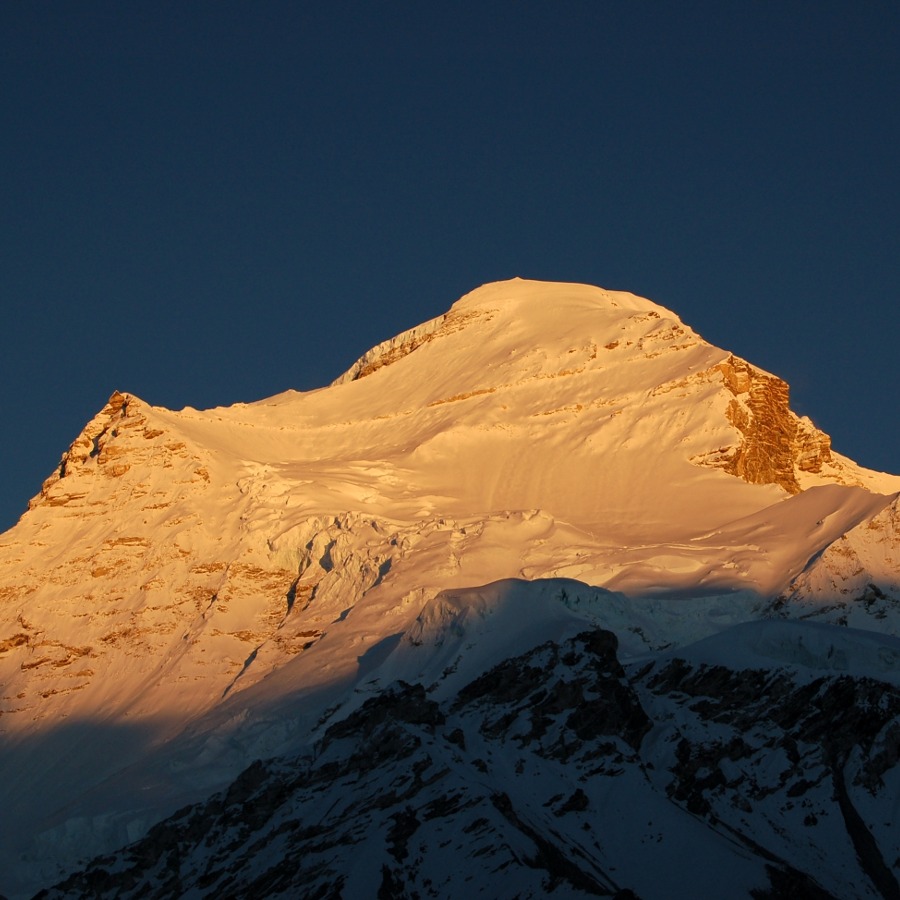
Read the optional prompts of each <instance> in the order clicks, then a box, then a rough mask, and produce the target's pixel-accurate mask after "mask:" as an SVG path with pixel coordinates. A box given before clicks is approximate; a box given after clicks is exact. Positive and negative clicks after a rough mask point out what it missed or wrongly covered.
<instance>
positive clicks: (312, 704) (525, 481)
mask: <svg viewBox="0 0 900 900" xmlns="http://www.w3.org/2000/svg"><path fill="white" fill-rule="evenodd" d="M898 491H900V478H897V477H895V476H890V475H884V474H880V473H874V472H870V471H868V470H865V469H864V468H861V467H859V466H857V465H856V464H854V463H853V462H851V461H849V460H847V459H845V458H843V457H841V456H840V455H839V454H837V453H835V452H834V451H833V450H832V449H831V448H830V442H829V441H828V438H827V436H825V435H823V434H821V433H820V432H818V431H816V429H815V428H814V426H813V425H812V423H810V422H809V421H808V420H801V419H798V418H797V417H796V416H795V415H794V414H793V413H792V412H790V409H789V403H788V391H787V386H786V385H784V383H783V382H781V381H780V380H779V379H777V378H776V377H775V376H773V375H770V374H769V373H765V372H762V371H760V370H758V369H755V368H754V367H753V366H752V365H750V364H748V363H746V362H744V361H742V360H739V359H737V358H735V357H734V356H732V355H731V354H730V353H728V352H726V351H723V350H720V349H718V348H716V347H713V346H711V345H709V344H708V343H706V342H705V341H703V340H702V338H700V337H699V336H698V335H696V334H695V333H694V332H693V331H692V330H691V329H690V328H689V327H688V326H686V325H685V324H684V323H682V322H680V321H679V319H678V318H677V316H675V315H674V314H673V313H671V312H670V311H668V310H666V309H664V308H662V307H659V306H657V305H656V304H654V303H652V302H651V301H649V300H644V299H641V298H638V297H635V296H633V295H630V294H625V293H619V292H609V291H603V290H601V289H599V288H592V287H588V286H583V285H566V284H544V283H537V282H527V281H521V280H514V281H511V282H503V283H498V284H491V285H486V286H485V287H483V288H479V289H478V290H476V291H474V292H472V293H471V294H469V295H467V296H466V297H464V298H462V299H461V300H459V301H458V302H457V303H456V304H454V305H453V306H452V307H451V309H450V310H449V311H448V313H447V314H446V315H445V316H442V317H439V318H438V319H435V320H432V321H431V322H428V323H425V324H424V325H422V326H419V327H418V328H415V329H412V330H410V331H409V332H406V333H404V334H402V335H399V336H397V337H395V338H393V339H391V340H389V341H386V342H385V343H384V344H382V345H379V347H376V348H374V349H373V350H372V351H370V352H369V353H368V354H366V355H365V356H364V357H363V358H362V359H361V360H360V361H359V362H358V363H356V364H355V365H354V366H353V367H351V369H350V370H349V371H348V373H347V374H346V375H345V376H343V377H342V378H340V379H338V380H337V381H336V382H335V383H334V384H333V385H331V386H329V387H327V388H323V389H321V390H318V391H313V392H309V393H304V394H299V393H296V392H287V393H284V394H280V395H278V396H275V397H273V398H271V399H269V400H265V401H261V402H259V403H255V404H238V405H236V406H233V407H227V408H220V409H214V410H206V411H197V410H193V409H190V408H188V409H185V410H182V411H180V412H175V411H169V410H165V409H160V408H156V407H152V406H149V405H148V404H146V403H144V402H143V401H141V400H140V399H138V398H136V397H133V396H131V395H125V394H118V393H117V394H114V395H113V397H112V398H111V399H110V402H109V404H108V405H107V406H106V407H105V408H104V409H103V410H101V411H100V413H98V415H97V416H96V417H95V419H94V420H92V422H91V423H89V424H88V426H87V427H86V428H85V431H84V432H83V434H82V435H81V436H80V437H79V439H78V440H77V441H76V442H75V443H74V444H73V446H72V447H71V448H70V449H69V450H68V451H67V453H66V454H65V455H64V457H63V460H62V462H61V465H60V468H59V470H58V471H57V472H56V473H54V474H53V475H51V477H50V478H49V479H48V480H47V482H46V483H45V485H44V487H43V489H42V491H41V493H40V495H38V496H37V497H36V498H35V500H34V501H33V503H32V508H31V509H30V510H29V511H28V512H27V513H26V514H25V515H24V516H23V517H22V519H21V520H20V522H19V523H18V524H17V526H16V527H15V528H13V529H11V530H10V531H9V532H7V533H6V534H5V535H3V536H2V537H0V683H2V686H3V691H2V698H0V704H2V705H0V712H2V715H0V735H2V746H0V764H2V765H3V768H4V771H5V772H7V773H11V774H10V775H9V776H8V777H7V778H6V779H4V782H3V784H2V787H0V808H2V809H3V810H4V811H5V812H4V815H5V816H8V818H7V821H6V823H5V824H4V826H3V827H4V834H8V835H9V838H8V839H5V840H4V841H3V842H2V850H0V854H2V859H0V870H3V871H5V872H7V873H10V874H9V875H8V876H7V877H8V883H4V882H0V890H2V891H5V892H16V891H21V890H26V889H28V888H31V887H36V886H38V885H41V884H47V883H50V882H51V881H53V880H55V878H57V877H58V876H59V875H61V874H62V872H63V871H65V869H66V868H67V867H69V866H71V865H72V864H73V862H74V861H75V860H76V859H83V858H86V857H89V856H90V855H92V854H94V853H99V852H104V851H106V850H108V849H110V848H112V847H114V846H117V845H119V844H122V843H124V842H126V841H128V840H132V839H135V838H137V837H138V836H140V834H141V833H142V832H143V831H144V830H145V829H146V828H147V827H148V826H149V825H150V824H151V823H152V822H153V821H156V820H158V819H159V817H160V816H162V815H164V814H167V813H169V812H171V811H173V810H174V809H176V808H177V807H178V806H180V805H182V804H183V803H185V802H189V801H190V802H193V801H196V800H200V799H202V798H203V797H205V796H207V795H208V794H209V793H210V792H211V791H212V790H214V789H217V788H220V787H222V786H224V785H226V784H228V783H229V781H230V780H231V779H232V778H233V777H234V776H235V775H236V774H237V773H238V772H240V771H241V770H242V769H243V768H244V767H245V766H246V765H247V763H248V762H250V761H251V760H253V759H255V758H267V757H274V756H276V755H280V754H284V753H288V752H296V751H297V750H298V748H303V747H305V746H307V745H308V743H309V741H311V740H312V737H311V735H312V733H313V730H314V729H315V727H316V726H317V723H318V722H319V721H320V720H321V718H322V717H323V715H325V713H326V712H327V711H329V710H333V709H336V708H338V707H341V708H344V709H345V710H350V709H353V708H356V707H357V706H358V705H359V704H361V703H362V702H364V700H365V698H366V697H368V696H370V695H371V694H373V693H375V694H377V693H378V692H379V691H380V690H382V689H383V688H384V687H385V685H387V684H389V683H390V682H391V681H393V680H396V679H398V678H399V679H403V680H404V681H405V682H409V683H423V684H424V683H428V684H432V683H441V684H442V685H443V687H442V688H441V690H442V691H444V692H445V694H446V696H447V697H450V696H451V695H452V694H453V693H454V692H455V691H458V690H460V689H462V687H463V682H465V683H469V682H470V681H471V680H472V679H475V678H477V677H478V676H479V674H480V673H481V672H482V671H484V670H486V669H488V668H490V667H491V666H493V665H495V664H496V663H497V661H498V660H499V659H502V658H505V657H506V656H510V655H516V654H522V653H525V652H527V651H528V650H529V649H530V648H531V647H533V646H535V644H537V643H541V642H542V641H545V640H547V639H548V637H550V636H558V637H559V638H560V639H563V637H564V635H566V634H571V633H572V629H573V628H574V629H575V630H576V631H577V630H579V629H583V628H584V627H594V626H597V625H600V626H603V627H605V628H609V629H612V630H613V631H615V632H616V633H617V635H618V636H619V641H620V651H619V652H620V655H621V656H622V658H623V659H626V660H627V659H629V658H634V659H638V658H641V657H642V656H643V655H645V654H647V653H653V652H656V651H661V650H665V649H666V648H669V650H670V652H671V648H672V647H677V646H685V645H688V644H692V643H693V642H695V641H697V640H698V639H700V638H704V637H707V636H708V635H714V634H718V633H722V632H723V631H724V630H725V629H727V628H729V627H730V626H732V625H737V624H739V623H742V622H747V621H751V620H754V619H758V618H760V617H761V616H785V615H787V616H797V617H801V616H805V615H807V614H808V613H809V612H810V611H813V612H816V613H817V614H818V613H820V612H821V611H822V610H827V609H832V608H837V605H838V604H837V600H838V599H839V598H838V596H837V595H834V596H832V594H833V593H834V591H838V592H839V593H840V592H841V591H842V590H844V589H845V588H846V592H845V593H843V594H840V597H843V598H844V599H845V600H846V598H847V597H851V595H852V596H856V592H858V591H862V592H863V593H864V592H865V590H867V589H868V588H867V587H866V586H867V585H873V586H875V588H877V591H879V592H880V593H881V596H878V595H875V596H874V600H873V601H872V602H869V603H867V602H862V603H860V604H857V605H855V606H854V607H853V616H852V618H851V620H850V622H851V624H853V625H854V626H856V627H858V628H867V629H870V630H875V631H882V632H884V633H886V634H890V635H896V634H897V624H898V623H897V619H896V616H895V615H894V613H893V606H894V605H895V601H896V600H898V599H900V589H898V583H900V578H898V574H897V571H898V570H897V567H898V550H897V541H896V516H897V505H896V497H897V492H898ZM848 548H849V549H848ZM848 554H852V556H853V561H852V565H851V563H850V562H847V560H848V559H850V556H849V555H848ZM539 579H549V581H546V582H543V584H544V587H541V588H540V590H538V592H537V593H535V592H534V591H529V590H524V589H522V588H521V585H522V584H523V583H529V582H535V581H537V580H539ZM854 579H855V580H854ZM838 580H839V581H840V585H839V586H838V584H837V582H838ZM810 604H812V605H813V606H812V607H811V606H810ZM840 616H841V614H840V613H838V614H835V615H832V616H831V618H830V619H829V621H837V620H838V619H840ZM840 620H841V621H845V622H846V621H848V620H847V618H846V617H844V618H843V619H840ZM487 621H490V622H491V623H495V622H499V621H502V622H504V623H505V625H504V627H503V628H502V629H499V630H498V629H496V628H494V627H491V628H486V629H482V630H479V627H478V622H487ZM445 632H446V633H445ZM726 633H727V632H726ZM441 635H443V636H441ZM461 635H465V637H461ZM448 668H449V669H453V671H454V672H455V673H457V674H456V675H454V676H453V677H450V676H444V674H443V673H444V670H445V669H448ZM439 675H440V677H438V676H439ZM440 696H441V698H442V699H443V695H440ZM98 748H102V750H101V752H98ZM13 822H15V827H14V828H13V826H12V823H13Z"/></svg>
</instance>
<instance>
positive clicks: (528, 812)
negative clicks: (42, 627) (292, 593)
mask: <svg viewBox="0 0 900 900" xmlns="http://www.w3.org/2000/svg"><path fill="white" fill-rule="evenodd" d="M430 693H431V689H430V688H429V689H426V688H425V687H424V686H423V685H421V684H408V683H405V682H403V681H400V682H396V683H394V684H393V685H391V686H388V687H386V688H385V689H384V690H383V691H381V693H379V694H377V695H375V696H373V697H371V698H369V699H368V700H366V701H365V702H364V703H363V704H362V705H361V706H359V707H358V708H356V709H355V710H354V711H353V712H351V713H350V714H349V715H347V716H346V717H345V718H343V719H340V720H339V721H337V722H335V723H334V724H332V725H330V726H328V725H327V722H326V723H323V725H322V730H321V731H320V737H319V739H318V741H317V742H316V744H315V746H314V747H313V748H311V752H310V753H309V754H307V755H301V756H295V757H290V758H280V759H273V760H269V761H266V762H262V761H257V762H255V763H253V764H252V765H251V766H250V767H249V768H248V769H246V770H245V771H244V772H243V774H241V775H240V777H238V778H237V779H236V780H235V781H234V782H233V783H232V784H231V786H230V787H229V788H228V789H227V790H225V791H223V792H221V793H219V794H217V795H216V796H214V797H213V798H212V799H210V800H209V801H208V802H206V803H203V804H198V805H195V806H191V807H186V808H184V809H182V810H181V811H179V812H178V813H176V814H175V815H174V816H172V817H171V818H170V819H168V820H167V821H165V822H162V823H160V824H159V825H157V826H155V827H154V828H152V829H151V830H150V832H149V833H148V834H147V835H146V837H144V838H143V839H141V840H140V841H138V842H137V843H135V844H133V845H131V846H130V847H128V848H126V849H125V850H122V851H120V852H119V853H116V854H112V855H108V856H106V857H103V858H100V859H97V860H95V861H94V862H93V863H91V865H90V866H89V867H88V868H87V869H85V870H84V871H83V872H81V873H79V874H76V875H73V876H71V877H70V878H68V879H67V880H65V881H64V882H62V883H61V884H59V885H57V886H56V887H55V888H53V889H51V890H49V891H44V892H42V893H41V894H40V895H39V896H40V897H43V898H56V897H59V898H61V897H94V898H100V897H121V898H124V897H159V898H163V897H172V896H180V895H190V896H196V897H217V898H220V897H235V898H237V897H249V896H275V895H277V896H305V897H340V896H374V895H375V894H376V892H377V895H378V896H379V897H415V896H420V897H447V896H462V895H465V894H466V893H468V892H469V891H471V890H472V889H473V887H474V886H477V889H478V890H479V891H481V892H483V893H485V894H489V895H492V896H498V897H501V896H502V897H512V896H516V897H545V896H548V895H554V896H565V897H586V896H607V897H614V898H621V900H625V898H635V897H645V898H662V897H666V898H682V897H684V898H687V897H692V898H693V897H696V896H721V895H722V894H721V890H722V886H723V885H724V884H726V883H727V884H728V896H730V897H748V898H749V897H753V898H756V900H761V898H791V900H794V898H797V897H807V898H818V900H824V898H834V897H851V896H852V897H874V896H883V897H896V896H900V888H898V882H897V875H896V872H897V869H898V866H900V858H898V850H900V845H898V839H897V835H896V832H895V830H894V829H893V827H892V824H891V822H892V809H893V803H894V796H895V791H894V786H895V785H896V779H897V776H898V759H900V750H898V748H900V691H898V689H897V688H896V686H893V685H889V684H887V683H883V682H880V681H876V680H873V679H869V678H853V677H848V676H846V675H842V674H831V675H823V676H821V677H815V678H812V679H811V678H810V677H809V675H808V673H807V674H804V673H803V672H802V671H800V672H798V671H797V670H790V669H783V670H776V671H763V670H756V669H747V670H743V671H735V670H732V669H729V668H726V667H724V666H721V665H707V664H703V663H700V664H697V663H691V662H688V661H687V660H685V659H680V658H673V659H670V660H669V661H660V662H658V663H656V664H653V663H650V664H645V665H644V666H643V667H642V668H637V666H632V667H631V669H630V671H629V669H627V668H624V667H623V666H622V665H621V664H620V662H619V660H618V659H617V655H616V639H615V637H614V636H613V635H612V634H611V633H609V632H607V631H603V630H600V629H596V630H593V631H587V632H582V633H580V634H578V635H577V636H575V637H572V638H569V639H566V640H562V641H560V642H558V643H557V642H553V641H548V642H546V643H544V644H542V645H540V646H538V647H535V648H534V649H533V650H531V651H529V652H527V653H524V654H522V655H519V656H516V657H512V658H510V659H508V660H506V661H504V662H503V663H501V664H500V665H498V666H496V667H494V668H493V669H491V670H489V671H488V672H486V673H485V674H484V675H482V676H480V677H478V678H477V679H475V680H474V681H472V682H470V683H469V684H468V685H466V686H464V687H462V689H461V690H459V691H458V693H456V695H455V696H451V697H449V698H447V699H446V700H444V701H443V702H437V701H436V700H434V699H432V698H431V697H430V696H429V694H430ZM337 715H340V714H339V713H338V714H337ZM379 885H380V888H379V887H378V886H379Z"/></svg>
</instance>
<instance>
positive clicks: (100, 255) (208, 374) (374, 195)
mask: <svg viewBox="0 0 900 900" xmlns="http://www.w3.org/2000/svg"><path fill="white" fill-rule="evenodd" d="M898 148H900V3H897V2H895V0H890V2H888V0H883V2H882V0H866V2H864V3H848V2H843V0H842V2H828V0H815V2H813V0H809V2H790V0H784V2H778V3H775V2H772V3H768V2H753V3H751V2H747V3H741V2H733V3H722V2H721V0H715V2H705V0H691V2H688V3H672V2H661V0H660V2H624V0H623V2H601V0H589V2H565V0H553V2H549V0H548V2H543V3H536V2H527V0H526V2H512V0H508V2H484V0H482V2H472V3H436V2H435V3H430V2H416V3H413V2H409V3H401V2H396V3H387V2H365V0H359V2H354V3H340V2H334V0H329V2H327V3H320V4H313V3H311V2H309V3H307V2H291V3H282V2H244V3H235V2H229V0H215V2H190V0H178V2H171V3H168V2H161V0H155V2H139V0H135V2H128V3H120V2H109V3H98V2H90V0H81V2H78V3H69V2H61V0H60V2H54V3H47V2H40V0H28V2H18V3H13V2H7V3H2V4H0V296H2V298H3V303H2V308H0V317H2V319H0V323H2V327H0V367H2V369H0V411H2V418H0V421H2V428H3V435H2V437H3V455H2V465H0V528H6V527H9V526H10V525H12V524H13V523H14V522H15V520H16V518H17V517H18V515H20V514H21V512H22V511H24V509H25V507H26V505H27V501H28V499H29V497H31V496H33V495H34V494H35V493H37V491H38V490H39V488H40V484H41V481H42V480H43V479H44V478H45V477H46V476H47V475H48V474H49V473H50V472H51V471H52V470H53V469H54V468H55V466H56V464H57V462H58V460H59V457H60V454H61V453H62V452H63V451H64V450H65V449H66V447H67V446H68V445H69V443H71V441H72V440H73V439H74V438H75V437H76V436H77V434H78V432H79V431H80V430H81V428H82V427H83V426H84V424H85V423H86V422H87V421H88V419H90V418H91V416H93V415H94V414H95V413H96V412H97V411H98V410H99V409H100V408H101V407H102V406H103V405H104V403H105V401H106V399H107V397H108V396H109V395H110V394H111V393H112V391H113V390H121V391H128V392H131V393H134V394H137V395H138V396H140V397H141V398H143V399H144V400H146V401H147V402H149V403H152V404H156V405H162V406H167V407H170V408H175V409H179V408H181V407H183V406H185V405H190V406H195V407H199V408H203V407H209V406H217V405H224V404H230V403H234V402H237V401H250V400H256V399H260V398H263V397H266V396H269V395H272V394H275V393H278V392H280V391H282V390H286V389H288V388H295V389H298V390H304V389H309V388H313V387H319V386H322V385H324V384H326V383H328V382H329V381H330V380H332V379H333V378H334V377H336V376H337V375H338V374H339V373H340V372H341V371H343V369H345V368H346V367H347V366H349V364H350V363H352V362H353V361H354V360H355V358H356V357H358V356H359V355H360V354H361V353H363V352H364V351H365V350H366V349H368V348H369V347H370V346H372V345H374V344H376V343H378V342H379V341H381V340H384V339H386V338H388V337H391V336H393V335H394V334H396V333H397V332H399V331H401V330H403V329H405V328H408V327H411V326H412V325H415V324H417V323H419V322H420V321H423V320H425V319H428V318H431V317H433V316H435V315H439V314H440V313H442V312H444V311H445V310H446V309H447V308H448V307H449V306H450V304H451V303H453V301H455V300H456V299H457V298H458V297H459V296H461V295H462V294H464V293H466V292H467V291H469V290H471V289H472V288H475V287H477V286H478V285H479V284H483V283H484V282H487V281H494V280H497V279H503V278H509V277H512V276H515V275H520V276H522V277H528V278H540V279H548V280H560V281H581V282H588V283H592V284H598V285H601V286H603V287H608V288H615V289H622V290H630V291H633V292H635V293H638V294H641V295H643V296H646V297H650V298H651V299H653V300H655V301H656V302H658V303H661V304H663V305H664V306H667V307H669V308H671V309H673V310H674V311H675V312H677V313H678V314H679V315H680V316H681V318H682V319H683V320H684V321H685V322H687V323H688V324H690V325H691V326H692V327H693V328H695V329H696V330H697V331H698V332H699V333H700V334H701V335H703V336H704V337H705V338H706V339H707V340H710V341H712V342H713V343H715V344H718V345H719V346H722V347H724V348H726V349H730V350H732V351H734V352H735V353H737V354H738V355H740V356H743V357H745V358H747V359H749V360H750V361H751V362H753V363H755V364H757V365H759V366H761V367H763V368H765V369H767V370H769V371H772V372H774V373H776V374H778V375H780V376H782V377H783V378H785V379H786V380H787V381H788V382H789V383H790V384H791V387H792V396H793V403H794V407H795V409H796V410H797V411H798V412H800V413H802V414H807V415H810V416H811V417H812V418H813V420H814V421H815V422H816V423H817V424H818V425H819V426H820V427H822V428H823V429H824V430H826V431H827V432H829V433H830V434H831V435H832V438H833V443H834V446H835V448H836V449H837V450H838V451H840V452H842V453H845V454H846V455H849V456H851V457H853V458H855V459H856V460H857V461H859V462H861V463H863V464H864V465H867V466H869V467H872V468H877V469H882V470H888V471H893V472H895V473H900V450H898V447H900V443H898V438H900V426H898V416H897V413H896V407H897V401H896V393H897V387H898V384H897V377H896V374H897V338H898V333H900V311H898V298H900V294H898V285H900V171H898V152H900V151H898Z"/></svg>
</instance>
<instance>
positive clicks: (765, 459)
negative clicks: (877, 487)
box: [704, 355, 831, 494]
mask: <svg viewBox="0 0 900 900" xmlns="http://www.w3.org/2000/svg"><path fill="white" fill-rule="evenodd" d="M715 372H717V373H719V375H720V376H721V378H722V380H723V382H724V384H725V387H726V388H727V389H728V390H729V391H730V392H731V394H732V395H733V399H732V400H731V401H730V402H729V404H728V407H727V410H726V415H727V416H728V420H729V422H730V423H731V424H732V425H733V426H734V427H735V428H736V429H737V431H738V432H739V433H740V435H741V441H740V443H739V444H738V445H737V446H736V447H731V448H725V450H724V451H722V452H719V453H717V454H716V455H715V457H714V458H708V459H706V460H704V462H705V463H706V464H711V465H716V466H719V467H721V468H724V469H725V471H726V472H728V473H729V474H731V475H736V476H738V477H739V478H743V479H744V480H745V481H749V482H750V483H751V484H777V485H779V486H780V487H783V488H784V489H785V490H786V491H788V492H789V493H791V494H796V493H799V492H800V485H799V483H798V481H797V473H798V472H820V471H821V470H822V466H823V464H825V463H828V462H830V461H831V439H830V438H829V437H828V435H827V434H824V433H822V432H821V431H819V430H818V429H817V428H816V427H815V426H814V425H813V424H812V422H811V421H810V420H809V419H808V418H803V419H801V418H799V417H798V416H797V415H796V414H794V413H793V412H792V411H791V408H790V388H789V387H788V385H787V383H786V382H784V381H782V380H781V379H780V378H777V377H775V376H774V375H769V374H768V373H766V372H761V371H760V370H759V369H755V368H754V367H753V366H751V365H750V364H749V363H747V362H745V361H744V360H742V359H739V358H738V357H736V356H733V355H732V356H729V357H728V359H726V360H724V361H723V362H721V363H719V364H718V365H717V366H715Z"/></svg>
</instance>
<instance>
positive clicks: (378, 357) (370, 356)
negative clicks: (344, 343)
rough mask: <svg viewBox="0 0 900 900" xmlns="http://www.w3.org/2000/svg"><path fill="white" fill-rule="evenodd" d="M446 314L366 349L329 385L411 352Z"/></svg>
mask: <svg viewBox="0 0 900 900" xmlns="http://www.w3.org/2000/svg"><path fill="white" fill-rule="evenodd" d="M447 315H448V314H447V313H444V314H443V315H441V316H437V317H435V318H434V319H429V320H428V321H427V322H423V323H422V324H421V325H416V326H415V327H414V328H410V329H408V330H406V331H403V332H401V333H400V334H398V335H396V336H395V337H392V338H390V339H389V340H386V341H382V342H381V343H380V344H377V345H376V346H375V347H373V348H372V349H371V350H367V351H366V352H365V353H364V354H363V355H362V356H361V357H360V358H359V359H358V360H357V361H356V362H355V363H353V365H352V366H350V368H349V369H347V371H346V372H344V373H343V375H340V376H338V377H337V378H335V380H334V381H332V382H331V386H332V387H333V386H335V385H338V384H346V383H347V382H348V381H356V380H357V379H359V378H364V377H365V376H366V375H370V374H371V373H372V372H374V371H376V370H377V369H380V368H381V367H382V366H386V365H389V364H390V363H392V362H395V361H396V360H398V359H402V358H403V357H404V356H406V355H407V354H408V353H412V351H413V350H415V349H416V348H417V347H418V346H420V345H421V344H423V343H425V342H426V341H430V340H432V339H433V338H434V336H435V333H436V332H438V331H439V330H440V328H441V326H442V325H443V324H444V322H445V321H446V320H447Z"/></svg>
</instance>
